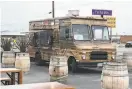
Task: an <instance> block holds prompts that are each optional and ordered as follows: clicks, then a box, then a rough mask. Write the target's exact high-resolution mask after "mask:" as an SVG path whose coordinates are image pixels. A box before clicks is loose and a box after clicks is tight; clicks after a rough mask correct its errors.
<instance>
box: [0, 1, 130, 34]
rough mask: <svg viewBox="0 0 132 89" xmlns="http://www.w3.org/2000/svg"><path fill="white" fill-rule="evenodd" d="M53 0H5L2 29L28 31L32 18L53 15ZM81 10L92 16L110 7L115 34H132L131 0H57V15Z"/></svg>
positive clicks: (2, 10) (0, 6)
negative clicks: (98, 0)
mask: <svg viewBox="0 0 132 89" xmlns="http://www.w3.org/2000/svg"><path fill="white" fill-rule="evenodd" d="M51 5H52V2H51V1H17V2H16V1H5V2H4V1H3V2H0V8H1V19H2V20H1V30H12V31H28V29H29V27H28V25H29V24H28V22H29V21H30V20H36V19H44V18H49V17H52V15H51V14H48V12H50V11H51V10H52V7H51ZM75 9H77V10H79V11H80V16H91V15H92V9H109V10H112V11H113V16H115V17H116V28H115V29H113V34H116V32H117V33H118V34H124V33H125V34H129V35H132V26H131V23H132V1H131V2H130V1H129V2H128V1H127V2H125V1H124V2H119V1H118V2H103V1H100V2H97V1H96V2H95V1H94V2H91V1H88V0H87V1H86V0H85V1H83V2H82V0H76V1H55V16H57V17H59V16H66V14H67V13H68V10H75Z"/></svg>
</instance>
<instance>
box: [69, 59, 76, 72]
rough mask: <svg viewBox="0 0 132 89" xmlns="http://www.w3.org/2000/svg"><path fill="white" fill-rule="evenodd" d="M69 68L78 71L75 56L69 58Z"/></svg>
mask: <svg viewBox="0 0 132 89" xmlns="http://www.w3.org/2000/svg"><path fill="white" fill-rule="evenodd" d="M68 70H69V71H71V72H72V73H76V72H77V62H76V59H75V58H74V57H70V58H69V59H68Z"/></svg>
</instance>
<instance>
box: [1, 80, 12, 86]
mask: <svg viewBox="0 0 132 89" xmlns="http://www.w3.org/2000/svg"><path fill="white" fill-rule="evenodd" d="M0 81H1V82H2V83H3V84H4V85H10V83H11V79H10V78H0Z"/></svg>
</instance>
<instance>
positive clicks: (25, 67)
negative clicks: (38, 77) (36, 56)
mask: <svg viewBox="0 0 132 89" xmlns="http://www.w3.org/2000/svg"><path fill="white" fill-rule="evenodd" d="M1 61H2V65H3V66H2V67H6V68H11V67H15V68H18V69H22V71H23V72H28V71H29V70H30V57H29V53H25V52H24V53H14V52H12V51H3V52H2V60H1Z"/></svg>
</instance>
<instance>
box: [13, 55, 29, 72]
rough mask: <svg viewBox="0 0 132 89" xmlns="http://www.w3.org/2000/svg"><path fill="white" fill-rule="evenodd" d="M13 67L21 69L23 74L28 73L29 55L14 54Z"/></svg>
mask: <svg viewBox="0 0 132 89" xmlns="http://www.w3.org/2000/svg"><path fill="white" fill-rule="evenodd" d="M15 67H16V68H18V69H22V71H23V72H28V71H30V57H29V53H16V61H15Z"/></svg>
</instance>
